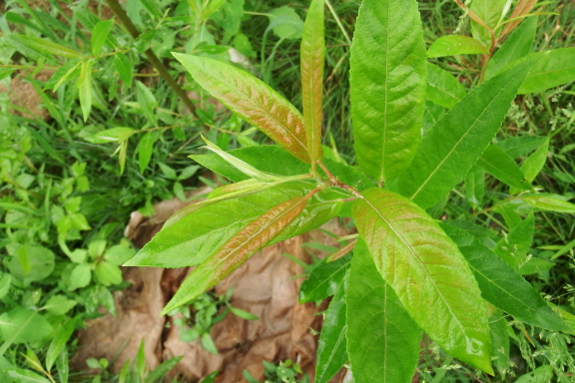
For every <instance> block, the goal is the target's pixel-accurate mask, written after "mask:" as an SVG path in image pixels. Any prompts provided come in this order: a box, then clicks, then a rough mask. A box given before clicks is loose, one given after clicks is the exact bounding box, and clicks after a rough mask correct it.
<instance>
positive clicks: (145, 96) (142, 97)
mask: <svg viewBox="0 0 575 383" xmlns="http://www.w3.org/2000/svg"><path fill="white" fill-rule="evenodd" d="M136 99H137V100H138V104H140V108H141V109H142V111H143V112H144V116H145V117H146V119H147V120H148V122H150V123H151V124H153V125H157V124H158V119H157V117H156V113H155V109H156V108H157V107H158V100H156V97H155V96H154V93H152V91H151V90H150V89H149V88H148V87H147V86H146V85H144V83H143V82H141V81H136Z"/></svg>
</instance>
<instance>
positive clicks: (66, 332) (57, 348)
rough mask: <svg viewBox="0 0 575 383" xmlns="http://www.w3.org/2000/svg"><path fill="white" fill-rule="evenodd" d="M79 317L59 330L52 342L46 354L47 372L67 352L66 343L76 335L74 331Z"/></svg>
mask: <svg viewBox="0 0 575 383" xmlns="http://www.w3.org/2000/svg"><path fill="white" fill-rule="evenodd" d="M78 319H79V317H74V318H73V319H70V320H69V321H67V322H66V323H65V324H64V325H63V326H62V327H61V328H60V330H58V332H57V333H56V335H55V336H54V339H52V342H50V346H49V347H48V352H47V353H46V370H47V371H50V370H51V369H52V366H53V365H54V362H55V361H56V358H58V355H60V352H62V350H65V347H66V343H67V342H68V340H69V339H70V337H71V336H72V334H73V333H74V329H75V328H76V322H78Z"/></svg>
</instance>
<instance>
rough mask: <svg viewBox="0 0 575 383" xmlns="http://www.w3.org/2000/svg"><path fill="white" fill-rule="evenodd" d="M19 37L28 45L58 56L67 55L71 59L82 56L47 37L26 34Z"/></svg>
mask: <svg viewBox="0 0 575 383" xmlns="http://www.w3.org/2000/svg"><path fill="white" fill-rule="evenodd" d="M18 37H19V38H20V40H21V41H23V42H24V44H26V45H28V46H29V47H30V48H32V49H35V50H39V51H43V52H46V53H49V54H52V55H56V56H61V57H66V58H69V59H75V58H79V57H81V55H80V54H79V53H78V52H76V51H74V50H72V49H70V48H66V47H64V46H62V45H60V44H56V43H53V42H51V41H49V40H46V39H41V38H39V37H34V36H24V35H19V36H18Z"/></svg>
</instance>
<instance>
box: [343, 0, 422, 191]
mask: <svg viewBox="0 0 575 383" xmlns="http://www.w3.org/2000/svg"><path fill="white" fill-rule="evenodd" d="M350 67H351V69H350V76H351V80H350V81H351V114H352V118H353V135H354V139H355V152H356V154H357V159H358V162H359V166H360V167H361V169H362V170H363V171H365V173H367V174H368V175H370V176H372V177H374V178H376V179H377V180H378V181H385V180H388V179H390V178H393V177H395V176H397V175H399V174H400V173H401V172H402V171H403V170H405V169H406V168H407V166H408V165H409V162H410V161H411V159H412V158H413V156H414V155H415V150H416V149H417V145H418V144H419V137H420V127H421V123H422V121H423V111H424V105H425V100H424V99H425V87H426V84H425V83H426V79H427V73H426V57H425V44H424V42H423V31H422V27H421V20H420V17H419V12H418V10H417V2H416V1H415V0H364V1H363V2H362V5H361V7H360V9H359V16H358V19H357V23H356V27H355V36H354V40H353V45H352V47H351V59H350Z"/></svg>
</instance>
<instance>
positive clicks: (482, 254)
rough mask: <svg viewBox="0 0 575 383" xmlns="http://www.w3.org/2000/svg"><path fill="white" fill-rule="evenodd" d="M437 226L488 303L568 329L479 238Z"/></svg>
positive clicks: (526, 319)
mask: <svg viewBox="0 0 575 383" xmlns="http://www.w3.org/2000/svg"><path fill="white" fill-rule="evenodd" d="M441 227H442V228H443V230H444V231H445V232H446V233H447V234H448V235H449V236H450V237H451V239H453V240H454V241H455V243H457V245H458V246H459V249H460V250H461V252H462V253H463V256H464V257H465V259H467V261H468V262H469V265H470V267H471V270H473V273H474V274H475V278H476V279H477V282H478V283H479V288H480V289H481V294H482V295H483V297H484V298H485V299H486V300H487V301H488V302H489V303H491V304H492V305H494V306H495V307H497V308H499V309H501V310H503V311H505V312H507V313H509V314H511V315H513V316H514V317H515V318H517V319H519V320H521V321H523V322H525V323H528V324H530V325H533V326H537V327H541V328H544V329H548V330H551V331H564V332H569V331H570V328H569V326H567V325H566V324H565V323H564V322H563V321H562V320H561V318H560V317H559V315H557V314H556V313H555V312H554V311H553V310H552V309H551V307H549V305H548V304H547V303H546V302H545V301H544V300H543V298H541V296H540V295H539V293H538V292H537V291H536V290H535V289H534V288H533V287H532V286H531V285H530V284H529V283H528V282H527V281H526V280H525V279H523V277H522V276H520V275H519V274H518V273H517V272H516V271H515V270H513V268H511V266H509V265H508V264H507V263H505V261H503V260H502V259H501V258H499V257H498V256H497V255H496V254H494V253H493V252H492V251H491V250H489V249H488V248H487V247H485V245H483V243H481V241H480V240H478V239H476V238H474V237H473V236H472V235H471V234H468V233H466V232H464V231H463V230H460V229H457V228H455V227H453V226H451V225H448V224H441Z"/></svg>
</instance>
